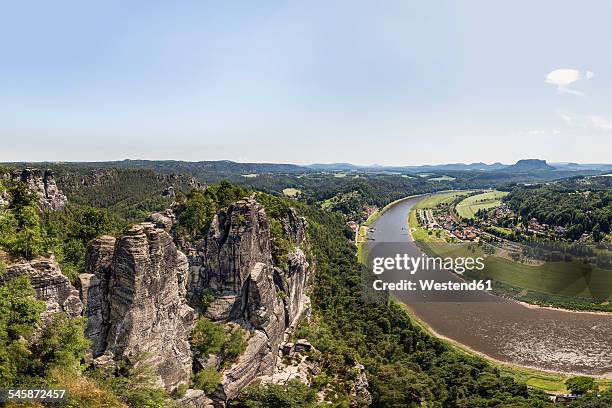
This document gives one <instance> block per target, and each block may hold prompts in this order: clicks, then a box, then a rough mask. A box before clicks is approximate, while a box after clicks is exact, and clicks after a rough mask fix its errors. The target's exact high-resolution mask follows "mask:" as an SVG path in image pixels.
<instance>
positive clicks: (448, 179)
mask: <svg viewBox="0 0 612 408" xmlns="http://www.w3.org/2000/svg"><path fill="white" fill-rule="evenodd" d="M453 180H455V177H451V176H440V177H434V178H430V179H429V181H453Z"/></svg>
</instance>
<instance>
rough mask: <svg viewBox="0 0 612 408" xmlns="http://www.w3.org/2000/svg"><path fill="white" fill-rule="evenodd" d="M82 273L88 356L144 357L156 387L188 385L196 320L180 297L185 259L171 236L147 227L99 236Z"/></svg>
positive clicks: (181, 296) (150, 224)
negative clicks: (154, 374)
mask: <svg viewBox="0 0 612 408" xmlns="http://www.w3.org/2000/svg"><path fill="white" fill-rule="evenodd" d="M111 248H112V250H111ZM87 270H88V272H90V273H89V274H88V275H87V276H86V277H85V279H82V280H81V283H82V284H81V296H82V298H83V301H84V302H85V316H86V317H88V318H89V319H91V323H90V324H88V327H87V332H86V334H87V335H88V337H89V338H90V339H91V340H92V341H93V347H92V351H93V356H94V357H98V356H101V355H102V354H104V355H106V356H107V357H112V358H114V359H115V360H118V359H120V358H122V357H127V358H134V357H136V356H139V355H144V356H146V358H147V361H148V362H149V363H151V364H152V365H153V366H154V367H155V369H156V371H157V373H158V376H159V382H160V385H163V386H164V387H166V388H167V389H174V388H175V387H176V386H178V385H179V384H180V383H188V382H189V379H190V376H191V365H192V359H193V355H192V352H191V348H190V344H189V341H188V338H189V334H190V331H191V328H192V326H193V324H194V321H195V317H196V316H195V312H194V311H193V309H192V308H191V307H189V306H188V305H187V303H186V300H185V297H184V296H185V281H186V275H187V272H188V263H187V257H186V256H185V255H184V254H183V253H182V252H180V251H178V250H177V248H176V246H175V245H174V242H173V241H172V237H171V236H170V235H169V234H168V233H167V232H166V231H164V230H163V229H159V228H156V227H155V226H154V225H153V224H152V223H141V224H136V225H134V226H132V227H130V228H129V229H127V230H126V231H125V232H124V234H123V235H121V236H119V237H118V238H117V239H116V241H114V238H112V237H100V238H98V239H96V240H95V241H94V243H93V245H92V247H91V249H90V251H89V255H88V259H87Z"/></svg>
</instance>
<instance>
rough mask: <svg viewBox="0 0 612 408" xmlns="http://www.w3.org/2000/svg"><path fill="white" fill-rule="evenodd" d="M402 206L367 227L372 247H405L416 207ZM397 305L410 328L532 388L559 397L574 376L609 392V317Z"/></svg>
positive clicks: (514, 305) (516, 308)
mask: <svg viewBox="0 0 612 408" xmlns="http://www.w3.org/2000/svg"><path fill="white" fill-rule="evenodd" d="M410 198H414V197H410ZM403 201H405V199H402V200H398V201H397V202H394V205H392V206H386V207H385V209H384V211H381V212H380V214H379V215H378V216H377V217H376V220H377V222H375V223H373V225H372V224H371V226H372V227H374V228H373V229H372V230H371V231H370V233H371V234H372V235H371V238H375V239H376V242H404V241H407V235H406V227H405V225H406V223H407V218H408V216H409V215H410V213H411V210H412V209H413V208H414V206H415V205H416V204H415V201H414V200H413V201H412V202H411V203H406V205H404V206H402V207H400V208H395V206H396V205H397V204H399V203H402V202H403ZM390 209H393V210H392V211H389V210H390ZM387 212H388V214H387ZM385 214H387V216H386V217H382V215H385ZM409 233H410V229H409ZM409 245H415V243H414V242H411V241H410V242H409ZM363 246H364V247H365V246H367V245H363ZM400 295H401V294H400ZM397 301H401V302H404V303H403V304H408V305H409V306H405V307H404V308H405V310H406V311H407V312H408V313H409V314H410V316H411V317H412V320H413V321H414V323H415V324H417V325H419V326H421V327H422V328H423V329H424V330H426V331H427V332H428V333H429V334H431V335H432V336H435V337H437V338H440V339H442V340H443V341H444V342H446V343H448V344H449V345H452V346H453V347H454V348H457V349H460V350H462V351H463V352H465V353H467V354H469V355H471V356H473V357H478V358H482V359H484V360H486V361H487V362H489V363H490V364H492V365H494V366H496V367H498V368H499V369H500V370H501V371H503V372H504V373H506V374H507V375H509V376H512V377H514V378H516V379H519V380H521V381H522V382H525V383H527V384H528V385H529V386H531V387H534V388H538V389H542V390H544V391H546V392H549V393H562V392H564V391H565V387H564V382H565V380H566V379H567V378H569V377H570V376H575V375H589V376H592V377H594V378H597V382H598V383H599V384H600V385H601V386H602V387H609V386H612V378H611V375H610V373H612V368H611V367H612V365H611V364H612V363H611V362H610V350H612V346H611V345H610V341H609V339H608V338H609V337H610V333H611V330H612V327H610V320H609V319H608V318H607V317H608V316H603V318H604V320H601V319H602V316H601V315H602V314H601V313H584V312H576V311H569V310H559V309H555V308H547V307H539V306H534V305H529V306H526V305H525V304H523V303H520V302H517V301H514V300H505V301H506V302H511V303H504V305H503V306H502V305H501V304H498V303H499V302H494V303H492V304H490V307H484V308H483V307H482V306H480V304H479V303H473V302H467V303H463V304H455V303H453V304H452V305H451V304H446V305H445V304H441V303H433V304H432V303H428V304H415V305H411V303H410V301H409V300H408V301H407V299H403V300H402V299H400V298H398V299H397ZM412 306H415V307H416V310H412V309H411V307H412ZM431 324H433V326H431Z"/></svg>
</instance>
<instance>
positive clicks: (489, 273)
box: [408, 191, 612, 310]
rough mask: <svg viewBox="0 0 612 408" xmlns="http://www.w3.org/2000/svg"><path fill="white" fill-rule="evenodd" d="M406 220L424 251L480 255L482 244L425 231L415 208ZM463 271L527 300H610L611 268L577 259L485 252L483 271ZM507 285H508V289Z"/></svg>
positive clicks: (439, 198)
mask: <svg viewBox="0 0 612 408" xmlns="http://www.w3.org/2000/svg"><path fill="white" fill-rule="evenodd" d="M461 194H466V192H444V193H440V194H435V195H432V196H429V197H426V198H424V199H423V200H421V201H420V202H419V203H417V205H416V206H415V209H425V208H433V207H435V206H436V205H437V204H440V203H450V202H452V201H453V200H454V199H456V198H457V197H458V196H460V195H461ZM504 194H505V193H502V192H497V191H491V192H487V193H483V194H478V195H476V196H471V197H468V198H467V199H465V200H463V201H461V203H465V202H466V201H467V200H468V199H472V200H471V201H468V206H474V205H478V204H483V203H484V202H486V203H490V201H492V200H499V198H500V196H501V197H503V195H504ZM474 198H476V199H475V200H474ZM480 200H485V201H480ZM475 201H478V202H475ZM470 202H471V203H474V204H470ZM457 207H459V206H457ZM464 207H465V206H464ZM476 211H477V210H476ZM408 224H409V226H410V227H411V231H412V237H413V239H414V240H415V241H419V246H420V247H421V248H422V249H423V250H424V251H425V252H427V253H430V254H432V253H433V254H435V255H437V256H442V257H445V256H451V257H457V256H483V255H484V253H483V251H482V248H481V247H479V246H477V245H471V248H470V249H468V246H467V245H457V244H452V243H446V242H445V240H443V239H438V238H436V236H435V231H434V233H432V234H429V233H428V232H429V231H427V230H425V229H423V228H420V227H419V226H418V224H417V218H416V210H413V211H411V213H410V217H409V221H408ZM499 231H500V232H502V233H505V234H509V233H511V231H510V230H508V229H505V228H500V229H499ZM468 252H470V254H468ZM467 275H469V276H470V277H471V278H475V279H493V280H494V281H496V282H500V284H502V286H501V287H499V288H497V289H496V290H499V291H502V292H503V293H504V294H505V295H509V296H512V297H518V298H520V299H521V300H524V301H527V302H531V303H544V304H555V305H557V306H561V307H568V308H572V309H574V308H578V309H584V310H590V309H593V308H595V310H602V307H604V308H607V306H603V305H606V304H607V303H606V302H610V301H612V273H611V271H610V270H607V269H601V268H596V267H593V266H590V265H587V264H584V263H579V262H546V263H543V264H541V265H533V264H526V263H520V262H513V261H511V260H509V259H506V257H500V256H488V257H486V261H485V269H484V270H483V271H472V272H470V273H467ZM504 285H505V286H504ZM507 287H510V288H511V289H510V291H508V288H507ZM512 288H513V289H512ZM547 302H550V303H547ZM564 305H566V306H564ZM597 305H599V306H597Z"/></svg>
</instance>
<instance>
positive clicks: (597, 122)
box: [588, 115, 612, 130]
mask: <svg viewBox="0 0 612 408" xmlns="http://www.w3.org/2000/svg"><path fill="white" fill-rule="evenodd" d="M588 120H589V122H590V124H591V125H592V126H593V127H596V128H597V129H602V130H612V120H610V119H608V118H606V117H603V116H599V115H591V116H589V117H588Z"/></svg>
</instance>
